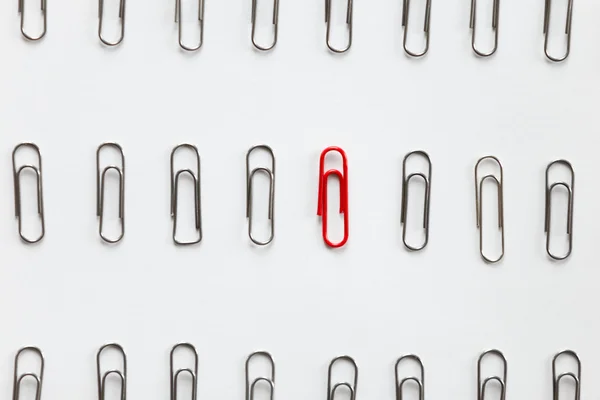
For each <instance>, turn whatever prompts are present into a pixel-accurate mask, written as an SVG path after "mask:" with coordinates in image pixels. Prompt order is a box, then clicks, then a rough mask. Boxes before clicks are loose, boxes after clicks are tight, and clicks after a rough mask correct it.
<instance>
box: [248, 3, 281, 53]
mask: <svg viewBox="0 0 600 400" xmlns="http://www.w3.org/2000/svg"><path fill="white" fill-rule="evenodd" d="M257 3H258V0H252V18H251V22H252V44H253V45H254V47H256V48H257V49H258V50H261V51H268V50H271V49H272V48H273V47H275V45H276V44H277V24H278V22H277V21H278V19H279V0H274V1H273V42H271V44H270V45H269V46H268V47H263V46H261V45H259V44H258V43H256V39H255V37H254V34H255V32H256V5H257Z"/></svg>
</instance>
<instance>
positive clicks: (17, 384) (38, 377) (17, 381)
mask: <svg viewBox="0 0 600 400" xmlns="http://www.w3.org/2000/svg"><path fill="white" fill-rule="evenodd" d="M26 352H32V353H35V354H36V355H37V356H38V358H39V360H40V371H39V374H36V373H35V372H25V373H23V374H20V375H19V358H20V357H21V355H22V354H23V353H26ZM14 365H15V367H14V368H15V370H14V375H13V398H12V400H20V398H19V397H20V391H21V381H22V380H23V379H25V378H33V380H34V381H35V400H40V399H41V397H42V383H43V382H44V355H43V354H42V351H41V350H40V349H39V348H38V347H34V346H27V347H23V348H21V349H20V350H19V351H17V354H16V355H15V364H14Z"/></svg>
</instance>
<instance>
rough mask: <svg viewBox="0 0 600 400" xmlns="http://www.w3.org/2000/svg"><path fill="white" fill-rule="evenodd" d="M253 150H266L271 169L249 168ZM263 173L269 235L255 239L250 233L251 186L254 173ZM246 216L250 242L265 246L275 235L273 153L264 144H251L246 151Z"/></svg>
mask: <svg viewBox="0 0 600 400" xmlns="http://www.w3.org/2000/svg"><path fill="white" fill-rule="evenodd" d="M255 150H264V151H266V152H267V153H268V154H269V156H270V158H271V169H269V168H266V167H258V168H254V169H253V170H250V155H251V154H252V152H253V151H255ZM259 172H260V173H264V174H266V175H267V177H268V178H269V215H268V218H269V220H270V221H271V235H270V236H269V238H268V239H267V240H265V241H261V240H258V239H256V238H255V237H254V236H253V235H252V186H253V181H254V175H255V174H257V173H259ZM246 218H247V219H248V237H250V240H251V241H252V243H254V244H256V245H258V246H265V245H267V244H269V243H271V242H272V241H273V238H274V237H275V155H274V154H273V150H272V149H271V148H270V147H269V146H267V145H264V144H261V145H258V146H253V147H251V148H250V150H248V153H246Z"/></svg>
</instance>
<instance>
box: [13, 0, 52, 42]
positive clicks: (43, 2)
mask: <svg viewBox="0 0 600 400" xmlns="http://www.w3.org/2000/svg"><path fill="white" fill-rule="evenodd" d="M17 1H18V9H19V14H20V15H21V34H22V35H23V37H24V38H25V39H27V40H30V41H32V42H35V41H37V40H40V39H41V38H43V37H44V36H46V26H47V21H48V18H47V10H46V0H41V10H42V19H43V21H44V27H43V29H42V33H40V35H39V36H37V37H34V36H30V35H29V34H28V33H27V32H25V4H24V3H25V0H17Z"/></svg>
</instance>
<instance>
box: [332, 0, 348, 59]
mask: <svg viewBox="0 0 600 400" xmlns="http://www.w3.org/2000/svg"><path fill="white" fill-rule="evenodd" d="M331 1H332V0H325V23H326V24H327V37H326V40H325V42H326V43H327V47H329V50H331V51H333V52H334V53H338V54H341V53H345V52H347V51H348V50H350V47H351V46H352V7H353V5H352V1H353V0H347V1H348V5H347V8H346V25H347V26H348V45H347V46H346V47H345V48H343V49H337V48H335V47H333V46H332V45H331V43H330V41H329V36H330V32H331Z"/></svg>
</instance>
